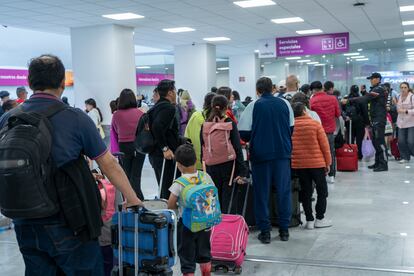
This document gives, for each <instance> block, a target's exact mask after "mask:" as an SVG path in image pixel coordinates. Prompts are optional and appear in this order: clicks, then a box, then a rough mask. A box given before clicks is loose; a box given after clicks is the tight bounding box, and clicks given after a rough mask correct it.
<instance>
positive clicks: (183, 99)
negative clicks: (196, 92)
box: [178, 90, 195, 135]
mask: <svg viewBox="0 0 414 276" xmlns="http://www.w3.org/2000/svg"><path fill="white" fill-rule="evenodd" d="M178 108H179V115H180V122H179V123H180V134H181V135H183V134H184V132H185V128H186V127H187V124H188V121H189V120H190V118H191V115H193V113H194V111H195V106H194V104H193V102H192V101H191V96H190V93H188V91H187V90H183V91H181V93H180V99H179V105H178Z"/></svg>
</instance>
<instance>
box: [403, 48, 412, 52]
mask: <svg viewBox="0 0 414 276" xmlns="http://www.w3.org/2000/svg"><path fill="white" fill-rule="evenodd" d="M405 50H406V51H407V52H412V51H414V48H408V49H405Z"/></svg>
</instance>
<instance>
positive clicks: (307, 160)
mask: <svg viewBox="0 0 414 276" xmlns="http://www.w3.org/2000/svg"><path fill="white" fill-rule="evenodd" d="M292 142H293V149H292V168H293V169H311V168H327V167H329V166H330V165H331V162H332V159H331V152H330V150H329V142H328V138H327V137H326V134H325V131H324V129H323V127H322V125H321V124H320V123H318V122H317V121H315V120H313V119H312V118H310V117H309V116H300V117H297V118H295V127H294V130H293V136H292Z"/></svg>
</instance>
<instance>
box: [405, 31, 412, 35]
mask: <svg viewBox="0 0 414 276" xmlns="http://www.w3.org/2000/svg"><path fill="white" fill-rule="evenodd" d="M413 34H414V31H407V32H404V35H413Z"/></svg>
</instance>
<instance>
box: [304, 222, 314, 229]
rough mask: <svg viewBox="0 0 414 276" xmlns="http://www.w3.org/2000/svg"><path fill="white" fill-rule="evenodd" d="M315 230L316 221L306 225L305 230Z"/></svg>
mask: <svg viewBox="0 0 414 276" xmlns="http://www.w3.org/2000/svg"><path fill="white" fill-rule="evenodd" d="M314 228H315V221H313V220H312V221H307V222H306V224H305V229H307V230H312V229H314Z"/></svg>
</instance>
